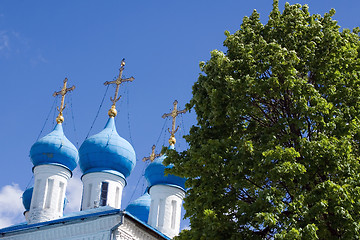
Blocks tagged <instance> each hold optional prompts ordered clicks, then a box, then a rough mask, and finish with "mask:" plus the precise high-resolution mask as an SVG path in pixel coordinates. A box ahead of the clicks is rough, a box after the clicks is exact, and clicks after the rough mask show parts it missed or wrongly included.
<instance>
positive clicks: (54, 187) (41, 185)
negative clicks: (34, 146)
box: [28, 165, 71, 223]
mask: <svg viewBox="0 0 360 240" xmlns="http://www.w3.org/2000/svg"><path fill="white" fill-rule="evenodd" d="M70 177H71V172H70V171H69V170H67V169H66V168H64V167H61V166H56V165H39V166H36V167H35V168H34V191H33V198H32V199H31V205H30V211H29V217H28V219H29V222H30V223H38V222H44V221H50V220H53V219H57V218H60V217H62V216H63V208H64V198H65V191H66V186H67V181H68V180H69V178H70Z"/></svg>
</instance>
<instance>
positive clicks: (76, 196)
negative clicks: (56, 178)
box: [64, 169, 83, 214]
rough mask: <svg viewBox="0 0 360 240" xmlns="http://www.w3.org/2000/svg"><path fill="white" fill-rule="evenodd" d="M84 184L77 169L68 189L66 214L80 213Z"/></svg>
mask: <svg viewBox="0 0 360 240" xmlns="http://www.w3.org/2000/svg"><path fill="white" fill-rule="evenodd" d="M82 189H83V187H82V182H81V180H80V172H79V171H78V169H75V171H74V172H73V176H72V178H70V180H69V182H68V185H67V188H66V198H67V200H68V203H67V204H66V207H65V211H64V213H65V214H66V213H71V212H77V211H80V205H81V197H82Z"/></svg>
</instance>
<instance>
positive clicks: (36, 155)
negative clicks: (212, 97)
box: [0, 60, 186, 240]
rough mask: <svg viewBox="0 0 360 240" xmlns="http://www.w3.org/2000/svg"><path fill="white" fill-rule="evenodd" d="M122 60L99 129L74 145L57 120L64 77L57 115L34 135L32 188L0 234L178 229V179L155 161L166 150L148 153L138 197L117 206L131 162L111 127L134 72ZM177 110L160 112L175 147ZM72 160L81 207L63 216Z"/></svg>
mask: <svg viewBox="0 0 360 240" xmlns="http://www.w3.org/2000/svg"><path fill="white" fill-rule="evenodd" d="M124 66H125V61H124V60H123V61H122V62H121V68H120V73H119V76H118V78H117V79H116V80H114V81H111V82H105V83H104V84H105V85H110V84H115V85H116V91H115V95H114V98H111V101H112V106H111V108H110V110H109V112H108V115H109V119H108V121H107V123H106V124H105V128H104V129H103V130H102V131H100V132H99V133H97V134H95V135H93V136H91V137H89V138H87V139H86V140H85V141H84V142H83V143H82V145H81V146H80V148H79V149H76V147H75V146H74V145H73V144H72V143H71V142H70V141H69V140H68V139H67V138H66V136H65V134H64V129H63V125H62V123H63V122H64V117H63V110H64V108H65V105H64V99H65V95H66V94H67V93H68V92H70V91H73V90H74V89H75V87H74V86H73V87H71V88H67V79H65V80H64V85H63V87H62V89H61V91H59V92H55V93H54V96H55V97H56V96H58V95H60V96H61V105H60V107H59V108H58V111H59V115H58V117H57V118H56V122H57V124H56V126H55V128H54V130H53V131H52V132H50V133H49V134H47V135H46V136H44V137H43V138H41V139H39V140H38V141H37V142H35V143H34V144H33V146H32V147H31V150H30V158H31V161H32V163H33V175H34V186H33V187H31V188H28V189H26V190H25V192H24V193H23V196H22V200H23V205H24V208H25V211H24V216H25V219H26V222H24V223H20V224H17V225H14V226H10V227H6V228H3V229H0V239H6V240H15V239H22V240H49V239H51V240H56V239H63V240H65V239H71V240H90V239H92V240H98V239H99V240H103V239H108V240H120V239H124V240H130V239H131V240H135V239H148V240H152V239H172V238H173V237H175V236H176V235H178V234H179V231H180V221H181V207H182V201H183V198H184V197H185V191H186V189H185V179H184V178H181V177H178V176H174V175H171V174H169V175H165V174H164V170H165V168H167V167H171V166H167V167H165V166H164V165H163V160H164V159H165V158H166V155H161V154H155V146H153V151H152V154H151V155H150V157H148V158H144V160H150V161H151V163H150V164H149V165H148V167H147V168H146V170H145V178H146V180H147V183H148V186H147V190H146V192H145V194H144V195H142V196H141V197H140V198H138V199H136V200H135V201H133V202H131V203H130V204H129V205H128V206H126V208H125V210H122V209H124V208H123V207H122V206H121V200H122V191H123V189H124V187H126V184H127V182H126V178H127V177H128V176H129V175H130V173H131V172H132V170H133V169H134V167H135V164H136V154H135V151H134V148H133V147H132V145H131V144H130V143H129V142H128V141H127V140H125V139H124V138H122V137H121V136H119V134H118V132H117V130H116V124H115V117H116V115H117V110H116V102H117V101H118V100H119V99H120V97H118V90H119V87H120V85H121V83H122V82H126V81H133V80H134V78H133V77H131V78H126V79H123V78H122V72H123V70H124ZM184 112H185V110H182V111H179V110H177V101H175V102H174V109H173V110H172V112H171V113H169V114H164V115H163V117H164V118H165V117H172V130H171V131H170V130H169V132H170V139H169V149H174V148H175V143H176V139H175V132H176V131H177V128H176V124H175V121H176V117H177V115H178V114H181V113H184ZM77 166H79V167H80V169H81V172H82V176H81V181H82V183H83V192H82V200H81V209H80V211H78V212H73V213H70V214H67V215H64V214H63V211H64V208H65V207H66V196H65V192H66V187H67V183H68V180H69V179H70V178H71V177H72V171H73V170H74V169H75V168H76V167H77Z"/></svg>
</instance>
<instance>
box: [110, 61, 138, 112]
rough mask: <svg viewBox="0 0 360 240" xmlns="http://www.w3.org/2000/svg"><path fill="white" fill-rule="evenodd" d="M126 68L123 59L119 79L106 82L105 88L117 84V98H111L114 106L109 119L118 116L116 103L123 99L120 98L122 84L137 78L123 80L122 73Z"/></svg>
mask: <svg viewBox="0 0 360 240" xmlns="http://www.w3.org/2000/svg"><path fill="white" fill-rule="evenodd" d="M124 66H125V58H123V59H122V60H121V67H120V69H119V76H118V77H117V79H116V80H114V81H110V82H108V81H106V82H104V85H105V86H107V85H110V84H116V90H115V96H114V98H112V97H110V100H111V102H112V103H113V104H112V106H111V108H110V110H109V112H108V114H109V117H115V116H116V115H117V111H116V108H115V105H116V102H117V101H119V100H120V98H121V96H120V97H118V93H119V87H120V84H122V83H123V82H132V81H134V80H135V78H133V77H129V78H125V79H123V78H121V77H122V73H123V71H124Z"/></svg>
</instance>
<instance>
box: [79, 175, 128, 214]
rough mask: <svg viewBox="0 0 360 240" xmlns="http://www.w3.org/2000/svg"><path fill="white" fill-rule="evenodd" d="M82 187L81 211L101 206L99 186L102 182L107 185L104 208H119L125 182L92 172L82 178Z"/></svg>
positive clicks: (117, 177)
mask: <svg viewBox="0 0 360 240" xmlns="http://www.w3.org/2000/svg"><path fill="white" fill-rule="evenodd" d="M82 182H83V185H84V190H83V197H82V203H81V209H82V210H87V209H92V208H96V207H99V206H100V205H101V202H100V196H101V185H102V182H107V183H108V191H107V202H106V206H110V207H113V208H118V209H120V208H121V198H122V192H123V189H124V186H125V180H124V179H123V178H121V177H119V176H116V175H114V174H109V173H104V172H94V173H88V174H85V175H84V176H83V177H82Z"/></svg>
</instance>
